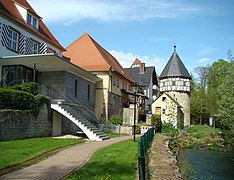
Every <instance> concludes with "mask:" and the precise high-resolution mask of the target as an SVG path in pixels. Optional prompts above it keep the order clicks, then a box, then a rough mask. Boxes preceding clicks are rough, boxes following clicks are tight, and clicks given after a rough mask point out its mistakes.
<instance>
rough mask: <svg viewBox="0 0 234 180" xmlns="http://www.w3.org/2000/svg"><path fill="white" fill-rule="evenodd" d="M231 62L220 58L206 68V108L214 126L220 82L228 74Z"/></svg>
mask: <svg viewBox="0 0 234 180" xmlns="http://www.w3.org/2000/svg"><path fill="white" fill-rule="evenodd" d="M230 68H231V63H229V62H227V61H225V60H223V59H220V60H218V61H217V62H214V63H213V64H212V66H210V67H209V69H208V81H207V84H208V86H207V94H206V101H205V103H206V108H207V110H208V112H209V115H210V117H211V118H212V121H213V123H212V124H213V127H215V116H217V115H218V112H217V111H218V108H219V105H218V101H219V100H220V98H221V97H222V94H223V92H222V88H221V84H222V82H224V81H225V79H226V77H227V76H228V75H229V74H230Z"/></svg>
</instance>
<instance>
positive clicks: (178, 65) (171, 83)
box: [159, 46, 191, 126]
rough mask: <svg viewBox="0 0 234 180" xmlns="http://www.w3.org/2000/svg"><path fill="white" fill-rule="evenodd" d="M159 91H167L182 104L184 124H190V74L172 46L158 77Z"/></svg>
mask: <svg viewBox="0 0 234 180" xmlns="http://www.w3.org/2000/svg"><path fill="white" fill-rule="evenodd" d="M159 79H160V92H161V93H167V94H169V95H170V96H171V97H173V98H175V100H176V101H177V102H178V103H179V104H180V105H181V106H182V111H183V114H184V118H183V119H184V122H183V125H184V126H189V125H190V80H191V76H190V74H189V73H188V71H187V69H186V67H185V66H184V64H183V62H182V61H181V59H180V57H179V56H178V54H177V52H176V46H174V52H173V54H172V56H171V57H170V59H169V61H168V63H167V64H166V66H165V67H164V69H163V71H162V73H161V75H160V77H159Z"/></svg>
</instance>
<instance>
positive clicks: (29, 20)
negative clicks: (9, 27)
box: [27, 13, 38, 29]
mask: <svg viewBox="0 0 234 180" xmlns="http://www.w3.org/2000/svg"><path fill="white" fill-rule="evenodd" d="M27 23H28V24H29V25H31V26H33V27H35V28H37V29H38V19H37V18H36V17H35V16H33V15H32V14H30V13H28V14H27Z"/></svg>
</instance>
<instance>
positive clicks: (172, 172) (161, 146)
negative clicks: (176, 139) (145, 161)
mask: <svg viewBox="0 0 234 180" xmlns="http://www.w3.org/2000/svg"><path fill="white" fill-rule="evenodd" d="M168 143H169V137H167V136H164V135H162V134H156V135H155V136H154V140H153V142H152V145H151V148H150V153H149V177H148V179H152V180H154V179H159V180H181V179H182V178H181V174H180V172H179V168H178V166H177V161H176V159H175V157H174V156H173V154H172V152H171V151H170V149H169V147H168Z"/></svg>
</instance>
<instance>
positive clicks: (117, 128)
mask: <svg viewBox="0 0 234 180" xmlns="http://www.w3.org/2000/svg"><path fill="white" fill-rule="evenodd" d="M99 128H100V129H101V130H102V131H109V132H112V133H117V134H129V135H131V134H132V133H133V127H132V126H125V125H114V124H100V125H99Z"/></svg>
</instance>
